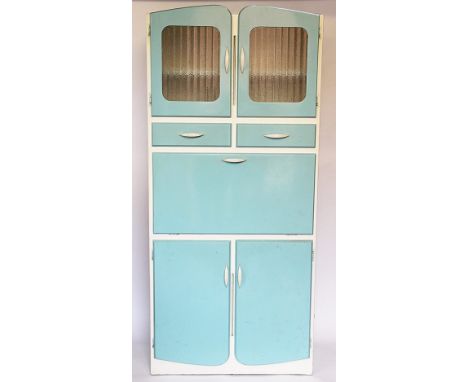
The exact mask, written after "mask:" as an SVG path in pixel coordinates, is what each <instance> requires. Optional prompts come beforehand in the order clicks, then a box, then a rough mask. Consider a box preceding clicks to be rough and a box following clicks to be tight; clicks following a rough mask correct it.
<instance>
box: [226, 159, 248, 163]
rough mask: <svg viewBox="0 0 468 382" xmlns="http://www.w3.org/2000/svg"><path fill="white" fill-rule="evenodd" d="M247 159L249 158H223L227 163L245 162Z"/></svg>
mask: <svg viewBox="0 0 468 382" xmlns="http://www.w3.org/2000/svg"><path fill="white" fill-rule="evenodd" d="M246 160H247V159H241V158H226V159H223V162H226V163H243V162H245V161H246Z"/></svg>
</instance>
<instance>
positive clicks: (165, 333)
mask: <svg viewBox="0 0 468 382" xmlns="http://www.w3.org/2000/svg"><path fill="white" fill-rule="evenodd" d="M153 243H154V244H153V245H154V261H153V267H154V268H153V275H154V357H155V358H157V359H160V360H165V361H172V362H179V363H186V364H194V365H209V366H214V365H221V364H223V363H224V362H225V361H226V360H227V359H228V357H229V288H230V283H229V274H230V273H229V269H230V268H229V257H230V255H229V241H201V240H197V241H189V240H187V241H185V240H184V241H170V240H166V241H165V240H157V241H154V242H153Z"/></svg>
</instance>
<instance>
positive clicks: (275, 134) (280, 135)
mask: <svg viewBox="0 0 468 382" xmlns="http://www.w3.org/2000/svg"><path fill="white" fill-rule="evenodd" d="M264 137H265V138H269V139H284V138H287V137H289V135H288V134H281V133H274V134H265V135H264Z"/></svg>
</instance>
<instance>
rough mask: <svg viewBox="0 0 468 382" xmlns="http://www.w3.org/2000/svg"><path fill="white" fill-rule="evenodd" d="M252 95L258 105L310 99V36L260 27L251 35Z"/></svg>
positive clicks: (298, 30) (290, 29)
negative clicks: (307, 88)
mask: <svg viewBox="0 0 468 382" xmlns="http://www.w3.org/2000/svg"><path fill="white" fill-rule="evenodd" d="M249 50H250V66H249V95H250V98H251V99H252V100H253V101H257V102H300V101H302V100H303V99H304V98H305V95H306V81H307V32H306V30H305V29H304V28H299V27H285V28H276V27H257V28H254V29H252V31H251V32H250V47H249Z"/></svg>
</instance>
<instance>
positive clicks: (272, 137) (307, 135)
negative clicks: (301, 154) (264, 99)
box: [237, 124, 315, 147]
mask: <svg viewBox="0 0 468 382" xmlns="http://www.w3.org/2000/svg"><path fill="white" fill-rule="evenodd" d="M237 146H239V147H315V125H253V124H238V125H237Z"/></svg>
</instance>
